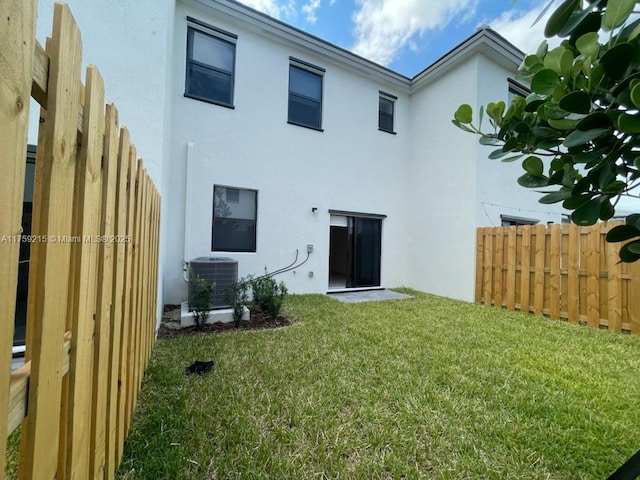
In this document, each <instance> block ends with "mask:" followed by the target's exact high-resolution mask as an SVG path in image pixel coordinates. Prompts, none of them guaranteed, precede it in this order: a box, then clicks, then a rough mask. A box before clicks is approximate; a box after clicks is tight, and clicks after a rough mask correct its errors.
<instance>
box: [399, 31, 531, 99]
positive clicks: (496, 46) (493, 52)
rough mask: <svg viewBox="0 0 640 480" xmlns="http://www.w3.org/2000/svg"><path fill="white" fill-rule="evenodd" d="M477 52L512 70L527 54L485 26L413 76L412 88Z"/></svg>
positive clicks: (425, 82) (419, 86)
mask: <svg viewBox="0 0 640 480" xmlns="http://www.w3.org/2000/svg"><path fill="white" fill-rule="evenodd" d="M477 53H481V54H484V55H486V56H487V57H489V58H491V59H492V60H493V61H495V62H496V63H498V64H499V65H502V66H503V67H505V68H507V69H511V70H513V69H516V68H517V67H518V66H519V65H520V64H521V63H522V60H523V59H524V55H525V54H524V53H523V52H522V51H521V50H520V49H518V48H517V47H516V46H515V45H513V44H512V43H510V42H509V41H508V40H507V39H505V38H504V37H503V36H502V35H499V34H498V33H497V32H495V31H494V30H492V29H491V28H489V27H484V28H481V29H479V30H478V31H476V33H474V34H473V35H471V36H470V37H469V38H467V39H466V40H465V41H464V42H462V43H461V44H459V45H458V46H457V47H455V48H454V49H452V50H451V51H449V52H447V53H446V54H445V55H443V56H442V57H440V58H439V59H438V60H436V61H435V62H433V63H432V64H431V65H430V66H428V67H427V68H425V69H424V70H423V71H422V72H420V73H418V74H417V75H416V76H415V77H413V78H412V79H411V90H412V91H415V90H418V89H420V88H421V87H422V86H423V85H425V84H427V83H429V81H432V80H434V79H435V78H437V77H439V76H440V75H442V74H443V73H445V72H446V71H447V70H449V69H450V68H451V67H453V66H455V65H457V64H458V63H459V62H460V61H461V60H463V59H464V58H467V57H469V56H471V55H474V54H477Z"/></svg>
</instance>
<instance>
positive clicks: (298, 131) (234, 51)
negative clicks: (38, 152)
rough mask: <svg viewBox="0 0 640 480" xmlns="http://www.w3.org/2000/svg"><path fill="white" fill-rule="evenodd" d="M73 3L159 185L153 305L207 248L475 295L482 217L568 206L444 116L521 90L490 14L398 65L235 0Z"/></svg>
mask: <svg viewBox="0 0 640 480" xmlns="http://www.w3.org/2000/svg"><path fill="white" fill-rule="evenodd" d="M68 3H69V4H70V6H71V9H72V11H73V13H74V16H75V18H76V21H77V22H78V24H79V26H80V29H81V31H82V34H83V43H84V48H85V51H84V59H85V60H86V61H89V62H91V63H95V64H97V65H98V67H99V68H100V71H101V72H102V74H103V77H104V79H105V84H106V88H107V99H108V100H110V101H113V102H114V103H116V105H117V106H118V108H119V111H120V119H121V121H122V123H123V124H126V125H127V126H128V127H129V128H130V130H131V132H132V137H133V140H134V142H135V143H136V146H137V149H138V154H139V155H140V156H142V157H144V159H145V164H146V166H147V168H148V170H149V173H150V175H151V176H152V177H153V178H154V180H155V182H156V184H157V185H158V187H159V189H160V192H161V194H162V247H161V257H162V258H161V283H160V285H162V287H161V288H162V292H161V301H162V302H163V303H179V302H181V301H183V300H184V299H186V295H187V282H186V281H185V268H186V262H189V260H191V259H193V258H195V257H201V256H224V257H230V258H233V259H235V260H237V261H238V269H239V275H240V276H244V275H247V274H259V273H261V272H263V271H264V269H265V267H266V268H267V269H268V270H269V271H272V270H277V269H280V268H282V267H286V266H288V265H292V266H293V267H294V268H292V269H290V270H289V271H287V272H285V273H282V274H280V275H278V279H279V280H284V281H285V282H286V284H287V286H288V288H289V290H290V291H291V292H294V293H307V292H315V293H324V292H327V291H331V290H341V289H350V288H378V287H394V286H402V285H404V286H410V287H413V288H416V289H419V290H423V291H427V292H430V293H434V294H438V295H445V296H449V297H453V298H458V299H462V300H468V301H471V300H473V292H474V268H475V235H476V227H478V226H491V225H500V224H502V223H503V222H506V223H509V222H520V221H522V222H528V221H531V222H533V221H538V222H541V223H547V222H551V221H553V222H560V221H561V220H562V211H561V210H560V209H559V208H553V207H549V206H543V205H540V204H539V203H538V202H537V200H538V195H537V194H536V193H534V192H530V191H526V190H524V189H522V188H521V187H519V186H518V185H517V184H516V183H515V180H516V178H517V177H518V176H519V175H520V174H521V167H520V165H519V164H501V163H500V162H499V161H498V162H497V163H496V161H492V160H488V159H487V153H488V152H487V150H486V147H482V146H480V145H478V143H477V139H476V138H474V136H472V135H468V134H464V133H462V132H461V131H459V130H458V129H457V128H456V127H454V126H453V125H452V124H451V118H452V117H453V112H454V111H455V110H456V108H457V106H458V105H460V104H461V103H469V104H471V105H473V106H475V108H476V109H477V108H478V107H479V106H480V105H483V104H486V103H488V102H490V101H496V100H500V99H502V100H505V101H506V100H508V97H509V95H511V94H513V93H517V92H518V89H519V88H520V86H519V85H518V84H517V82H514V81H512V80H510V79H512V78H513V77H514V76H515V72H516V69H517V67H518V65H519V64H520V62H521V60H522V57H523V53H522V52H520V51H519V50H518V49H517V48H515V47H514V46H513V45H511V44H510V43H509V42H508V41H506V40H505V39H504V38H502V37H501V36H500V35H499V34H498V33H496V32H495V31H493V30H491V29H489V28H481V29H479V30H478V31H477V32H476V33H475V34H474V35H472V36H471V37H470V38H468V39H467V40H466V41H465V42H463V43H462V44H460V45H458V46H457V47H456V48H455V49H453V50H452V51H450V52H449V53H447V54H446V55H445V56H443V57H442V58H440V59H439V60H438V61H436V62H435V63H434V64H432V65H430V66H427V67H426V68H425V69H424V70H423V71H421V72H419V73H418V74H417V75H416V76H414V77H412V78H408V77H405V76H403V75H400V74H398V73H396V72H394V71H392V70H389V69H387V68H385V67H382V66H380V65H377V64H375V63H373V62H371V61H369V60H367V59H365V58H362V57H359V56H357V55H355V54H353V53H351V52H349V51H347V50H344V49H342V48H340V47H337V46H335V45H333V44H331V43H328V42H326V41H324V40H322V39H320V38H317V37H315V36H312V35H309V34H307V33H305V32H303V31H301V30H299V29H296V28H294V27H292V26H289V25H287V24H285V23H283V22H281V21H279V20H277V19H274V18H271V17H269V16H267V15H264V14H262V13H260V12H258V11H256V10H253V9H251V8H248V7H246V6H244V5H242V4H240V3H238V2H235V1H233V0H138V1H136V2H113V1H110V0H93V1H91V2H86V1H84V0H68ZM51 4H52V2H51V1H50V0H41V1H40V7H39V15H40V18H39V23H38V25H39V32H41V33H42V36H44V33H45V32H46V31H48V29H49V28H50V22H51V11H52V7H51ZM106 38H108V39H109V41H108V42H107V41H105V39H106ZM40 41H41V42H43V38H40ZM32 139H33V141H31V142H30V143H35V138H33V137H32Z"/></svg>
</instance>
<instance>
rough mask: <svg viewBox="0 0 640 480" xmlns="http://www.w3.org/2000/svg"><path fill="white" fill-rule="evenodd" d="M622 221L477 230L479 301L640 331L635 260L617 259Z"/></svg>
mask: <svg viewBox="0 0 640 480" xmlns="http://www.w3.org/2000/svg"><path fill="white" fill-rule="evenodd" d="M619 224H620V222H605V223H599V224H596V225H594V226H592V227H587V228H585V227H578V226H576V225H573V224H567V225H550V226H548V227H545V226H544V225H534V226H519V227H489V228H479V229H478V230H477V250H476V291H475V301H476V303H480V304H484V305H487V306H495V307H498V308H503V307H504V308H507V309H508V310H520V311H523V312H531V313H534V314H537V315H546V316H549V317H551V318H554V319H564V320H566V321H568V322H569V323H575V324H577V323H580V324H585V325H588V326H590V327H594V328H606V329H609V330H613V331H616V332H627V333H632V334H636V335H638V334H640V262H636V263H632V264H625V263H620V262H619V257H618V250H619V249H620V244H616V243H613V244H611V243H607V242H606V240H605V237H606V234H607V232H608V231H609V230H610V229H611V228H613V227H614V226H616V225H619Z"/></svg>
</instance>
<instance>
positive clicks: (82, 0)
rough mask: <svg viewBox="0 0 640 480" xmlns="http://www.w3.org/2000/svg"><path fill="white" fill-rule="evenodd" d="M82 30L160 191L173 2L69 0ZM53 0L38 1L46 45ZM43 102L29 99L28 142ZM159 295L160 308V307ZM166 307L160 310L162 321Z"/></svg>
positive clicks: (40, 35) (86, 58)
mask: <svg viewBox="0 0 640 480" xmlns="http://www.w3.org/2000/svg"><path fill="white" fill-rule="evenodd" d="M66 3H67V4H68V5H69V7H70V8H71V12H72V13H73V16H74V18H75V20H76V23H77V24H78V27H79V28H80V32H81V35H82V44H83V53H82V59H83V71H82V79H83V81H84V78H85V69H86V66H87V65H88V64H94V65H96V66H97V67H98V70H99V71H100V73H101V75H102V77H103V79H104V83H105V100H106V101H107V102H112V103H114V104H115V105H116V107H117V108H118V113H119V121H120V125H121V126H126V127H128V129H129V131H130V133H131V140H132V141H133V143H134V144H135V146H136V148H137V154H138V156H139V157H141V158H143V159H144V164H145V168H146V169H147V171H148V173H149V175H150V176H151V178H152V179H153V181H154V183H155V184H156V186H157V188H158V189H159V190H160V192H161V193H162V192H163V191H164V188H163V168H164V167H163V162H165V161H166V159H167V158H168V151H167V149H168V140H169V135H168V131H169V128H168V125H169V122H168V119H169V118H170V107H171V102H170V97H169V94H168V88H169V84H170V81H171V79H170V76H169V75H168V71H169V66H170V63H171V52H172V48H171V46H170V45H171V42H172V38H173V17H174V9H175V2H174V1H173V0H119V1H116V2H114V1H113V0H91V1H87V0H66ZM53 4H54V0H39V2H38V21H37V33H36V37H37V39H38V41H39V42H40V44H41V45H43V46H44V45H45V41H46V37H47V36H48V35H51V31H52V22H53ZM38 112H39V106H38V105H37V104H36V103H35V101H33V100H32V101H31V118H30V125H29V140H28V141H29V143H31V144H37V128H38ZM166 212H167V208H166V198H165V197H164V196H163V198H162V219H161V242H160V258H161V261H160V264H159V285H162V282H163V266H164V262H163V261H162V259H163V258H164V252H165V241H164V240H165V239H166V235H167V232H166V223H167V222H166ZM162 301H163V299H162V296H161V295H159V296H158V306H159V307H161V306H162ZM161 312H162V309H161V308H159V309H158V319H159V318H160V315H161Z"/></svg>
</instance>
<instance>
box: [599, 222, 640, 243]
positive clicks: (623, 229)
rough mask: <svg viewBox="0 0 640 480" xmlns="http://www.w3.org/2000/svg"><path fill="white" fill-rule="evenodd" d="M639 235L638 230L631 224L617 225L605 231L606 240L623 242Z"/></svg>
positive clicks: (639, 231)
mask: <svg viewBox="0 0 640 480" xmlns="http://www.w3.org/2000/svg"><path fill="white" fill-rule="evenodd" d="M635 237H640V230H638V229H637V228H636V227H632V226H631V225H618V226H617V227H613V228H612V229H611V230H609V232H608V233H607V242H612V243H614V242H624V241H626V240H631V239H632V238H635Z"/></svg>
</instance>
